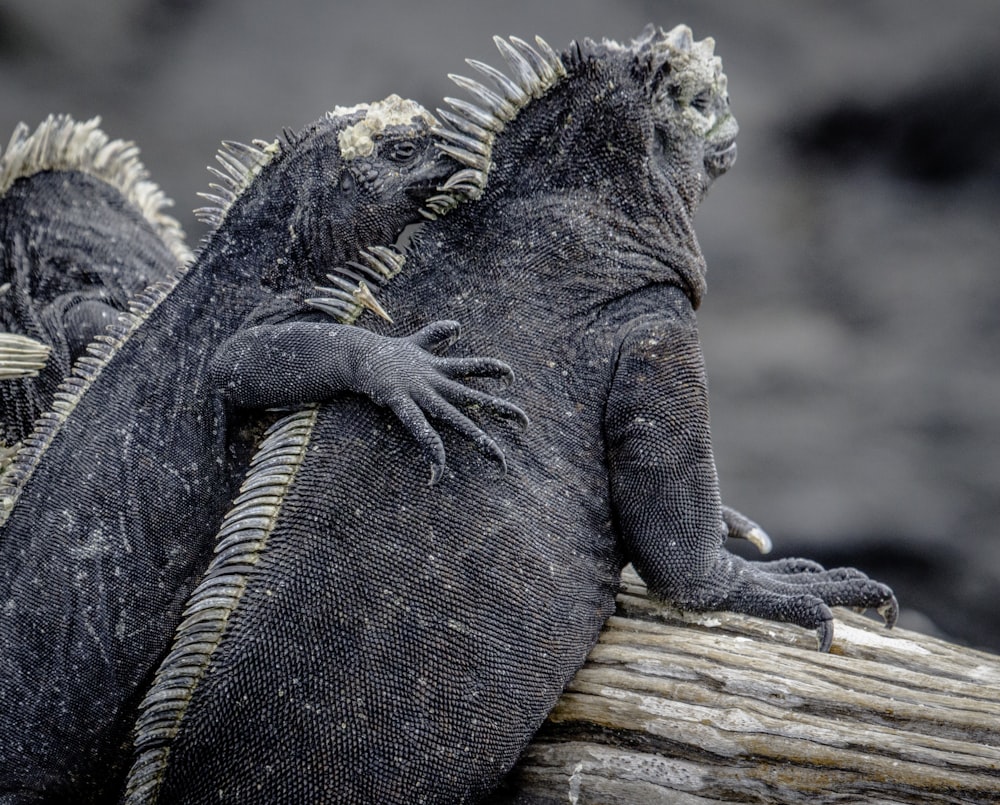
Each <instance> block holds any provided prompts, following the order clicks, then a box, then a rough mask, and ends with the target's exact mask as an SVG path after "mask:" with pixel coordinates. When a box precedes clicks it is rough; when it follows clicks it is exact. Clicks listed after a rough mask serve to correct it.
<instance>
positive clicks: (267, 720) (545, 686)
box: [126, 26, 896, 805]
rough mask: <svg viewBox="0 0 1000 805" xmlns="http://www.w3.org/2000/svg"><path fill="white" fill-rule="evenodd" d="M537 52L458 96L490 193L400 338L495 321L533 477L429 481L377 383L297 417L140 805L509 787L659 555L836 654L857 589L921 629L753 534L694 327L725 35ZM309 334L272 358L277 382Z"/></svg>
mask: <svg viewBox="0 0 1000 805" xmlns="http://www.w3.org/2000/svg"><path fill="white" fill-rule="evenodd" d="M537 42H538V44H537V47H532V46H529V45H528V44H527V43H525V42H523V41H521V40H518V39H511V40H510V41H509V42H507V41H504V40H497V44H498V46H499V47H500V49H501V51H502V53H503V55H504V56H505V58H506V60H507V61H508V63H509V65H510V66H511V69H512V71H513V73H514V78H513V79H511V78H508V77H506V76H505V75H504V74H502V73H500V72H498V71H496V70H494V69H493V68H491V67H488V66H486V65H483V64H480V63H479V62H471V63H472V64H473V66H474V67H475V68H476V69H477V70H479V71H480V72H482V73H484V74H485V75H486V76H487V77H488V79H489V81H490V82H491V86H489V87H487V86H485V85H483V84H481V83H479V82H474V81H470V80H468V79H463V78H457V79H456V80H457V81H458V83H460V84H461V85H462V86H464V87H466V88H467V89H469V90H470V91H471V92H472V94H473V96H474V98H475V100H474V102H472V103H470V102H468V101H461V100H450V101H449V103H450V105H451V107H452V110H451V111H449V112H442V116H443V117H445V119H446V120H447V121H448V123H449V125H448V126H447V127H443V128H442V129H441V130H440V131H439V136H440V137H441V138H442V146H441V147H442V149H443V150H445V151H446V152H447V153H449V154H451V155H452V156H454V157H455V158H456V159H459V160H460V161H462V162H463V163H465V164H466V165H467V168H466V170H465V171H464V172H463V173H462V174H461V175H460V176H456V179H455V180H454V184H455V185H456V186H458V185H460V186H461V187H462V190H463V192H464V193H465V194H466V195H469V196H475V195H479V194H480V191H481V196H480V197H479V198H478V200H474V201H469V202H467V203H464V204H462V205H461V206H459V207H458V209H456V210H455V211H454V212H453V213H451V214H450V215H449V216H448V217H447V218H444V219H442V220H440V221H437V222H432V223H429V224H427V225H426V226H425V227H424V228H423V229H422V230H421V231H420V232H419V233H417V234H416V236H415V237H414V239H413V240H412V242H411V248H410V252H409V255H408V270H407V273H406V275H405V276H404V277H402V278H401V279H400V281H398V282H396V283H394V284H393V286H392V287H391V288H387V289H386V292H385V294H384V296H383V299H384V300H385V301H386V302H388V303H389V307H390V308H391V309H392V311H393V314H394V316H395V319H396V323H395V324H394V325H393V327H391V328H390V327H387V326H382V325H380V329H383V330H384V331H385V332H393V331H394V329H396V328H406V327H408V326H412V324H413V323H414V322H415V321H419V320H421V319H422V318H423V317H424V316H426V315H427V314H428V312H429V311H433V315H441V316H448V317H455V318H459V319H461V320H462V321H463V322H473V323H474V324H473V326H472V327H470V328H469V331H468V337H467V339H466V340H465V341H464V342H463V343H462V344H461V345H460V347H459V348H460V349H465V350H469V351H470V354H475V353H480V352H482V353H488V354H498V355H501V356H503V357H504V358H505V359H506V360H507V361H508V362H510V363H511V365H513V366H515V367H516V368H517V371H518V384H517V386H516V388H515V389H513V391H512V396H513V397H514V398H515V399H516V400H517V402H518V403H520V404H521V405H522V406H523V407H524V408H526V409H527V410H530V412H531V415H532V425H531V427H530V428H529V429H528V430H527V431H525V432H524V433H518V434H515V435H513V436H511V437H510V440H509V441H508V443H507V444H506V445H505V453H506V456H507V461H508V467H509V469H508V472H507V473H506V475H505V476H504V477H503V478H502V479H500V480H499V481H497V480H496V479H495V478H494V477H493V476H492V474H488V473H486V472H484V467H483V465H482V463H481V462H477V461H476V460H475V459H474V458H473V457H471V456H470V455H469V454H468V453H465V454H462V455H458V454H456V455H455V457H454V459H453V460H452V461H451V462H450V465H449V466H450V467H451V470H450V471H449V472H447V473H446V475H445V477H444V479H443V480H442V482H441V483H440V484H438V485H436V486H427V485H424V484H420V483H419V478H420V465H419V463H418V462H416V461H414V459H413V457H412V456H411V455H410V454H409V451H408V448H407V444H406V441H405V440H403V439H401V438H400V436H399V435H398V433H397V429H396V428H395V423H393V422H392V421H391V419H390V418H388V417H387V416H386V415H385V414H384V413H383V412H380V411H379V410H378V409H376V408H375V407H373V406H371V405H369V404H367V403H366V402H365V401H363V400H357V401H352V402H351V403H350V404H349V405H344V406H339V405H338V406H332V405H321V406H319V407H318V408H317V409H313V410H310V411H307V412H301V413H297V414H294V415H292V416H291V417H288V418H286V419H285V420H283V421H282V422H280V423H279V424H278V425H276V426H275V428H274V429H273V430H272V432H271V434H270V436H269V437H268V439H267V440H266V442H265V444H264V447H263V449H262V450H261V452H260V453H259V454H258V456H257V457H256V458H255V460H254V468H253V469H252V470H251V472H250V474H249V476H248V479H247V481H246V483H245V485H244V490H243V494H242V496H241V498H240V499H239V501H238V503H237V505H236V507H235V508H234V509H233V510H232V511H231V512H230V514H229V515H228V516H227V519H226V521H225V523H224V525H223V528H222V530H221V532H220V536H219V543H218V545H217V549H216V550H217V553H216V556H215V558H214V559H213V561H212V564H211V565H210V567H209V570H208V571H207V572H206V574H205V577H204V579H203V581H202V582H201V584H200V585H199V587H198V589H197V590H196V592H195V593H194V595H193V596H192V598H191V600H190V601H189V603H188V608H187V610H186V618H185V621H184V622H183V623H182V625H181V627H180V628H179V630H178V633H177V637H176V640H175V644H174V649H173V650H172V651H171V653H170V655H169V656H168V657H167V659H166V660H165V662H164V663H163V665H162V666H161V667H160V669H159V671H158V673H157V678H156V681H155V683H154V685H153V686H152V688H151V689H150V691H149V693H148V694H147V696H146V698H145V701H144V703H143V707H142V714H141V716H140V719H139V721H138V726H137V742H136V744H137V758H136V761H135V764H134V766H133V769H132V771H131V773H130V777H129V788H128V793H127V797H126V801H127V802H128V803H129V805H136V804H137V803H149V802H164V803H166V802H185V803H215V802H242V803H251V802H259V803H297V802H319V801H335V802H340V803H375V802H378V803H404V802H405V803H432V802H433V803H458V802H474V801H477V800H478V799H480V798H481V797H482V796H484V795H485V794H486V793H487V792H489V791H490V790H491V789H493V788H494V787H495V786H496V785H497V783H498V782H499V781H500V779H501V778H502V776H503V775H504V773H505V772H506V771H507V770H508V769H509V768H510V767H511V765H512V764H513V763H514V761H515V760H516V758H517V757H518V754H519V753H520V751H521V750H522V748H523V747H524V746H525V744H526V743H527V741H528V740H529V739H530V737H531V736H532V734H533V733H534V731H535V730H536V729H537V728H538V726H539V725H540V724H541V723H542V721H543V720H544V718H545V716H546V714H547V713H548V712H549V710H550V708H551V707H552V705H553V704H554V703H555V701H556V699H557V697H558V696H559V694H560V692H561V690H562V689H563V686H564V685H565V683H566V682H567V681H568V680H569V679H570V677H571V676H572V675H573V673H574V672H575V671H576V670H577V669H578V668H579V667H580V665H581V664H582V663H583V661H584V658H585V657H586V655H587V652H588V651H589V649H590V647H591V646H592V645H593V643H594V641H595V639H596V637H597V634H598V632H599V630H600V628H601V625H602V624H603V622H604V620H605V618H606V617H607V616H608V615H609V614H610V613H611V612H612V611H613V608H614V595H615V592H616V590H617V586H618V582H619V573H620V570H621V568H622V566H623V565H624V564H625V563H626V562H628V561H631V562H632V563H633V564H634V565H635V567H636V569H637V570H638V571H639V572H640V574H641V575H642V576H643V578H644V579H645V581H646V583H647V584H648V586H649V588H650V590H651V592H652V593H654V594H655V595H658V596H660V597H662V598H664V599H667V600H669V601H672V602H673V603H675V604H676V605H678V606H679V607H681V608H685V609H691V610H697V611H705V610H712V609H722V610H729V611H734V612H741V613H746V614H750V615H755V616H759V617H764V618H770V619H774V620H782V621H789V622H792V623H796V624H799V625H801V626H804V627H806V628H810V629H816V630H817V631H818V634H819V643H820V647H821V648H822V649H827V648H828V647H829V644H830V640H831V638H832V617H833V616H832V614H831V611H830V608H829V607H830V606H833V605H847V606H856V607H862V608H866V607H875V608H878V609H879V610H880V611H882V612H883V614H884V615H885V616H886V620H887V622H888V623H890V624H891V623H892V621H893V620H894V618H895V612H896V604H895V599H894V597H893V595H892V592H891V591H890V590H889V589H888V588H887V587H886V586H884V585H882V584H879V583H877V582H874V581H871V580H869V579H868V578H867V577H866V576H864V575H863V574H862V573H860V572H858V571H856V570H852V569H838V570H830V571H827V570H824V569H823V568H821V567H820V566H818V565H817V564H815V563H813V562H810V561H806V560H796V559H789V560H780V561H777V562H751V561H746V560H743V559H740V558H738V557H736V556H734V555H732V554H730V553H729V552H728V551H727V550H726V549H725V546H724V542H725V539H726V532H727V527H726V525H725V522H724V516H723V509H722V506H721V503H720V495H719V488H718V481H717V476H716V470H715V463H714V458H713V455H712V448H711V442H710V436H709V418H708V397H707V386H706V380H705V374H704V368H703V362H702V356H701V349H700V345H699V341H698V334H697V327H696V321H695V314H694V310H695V308H696V307H697V306H698V305H699V303H700V301H701V298H702V293H703V291H704V287H705V279H704V272H705V265H704V261H703V259H702V255H701V252H700V249H699V246H698V242H697V239H696V237H695V234H694V230H693V226H692V216H693V214H694V212H695V210H696V208H697V207H698V205H699V203H700V202H701V200H702V198H703V196H704V194H705V192H706V190H707V188H708V186H709V184H710V183H711V182H712V180H714V179H715V178H716V177H717V176H718V175H720V174H721V173H723V172H724V171H726V170H727V169H728V168H729V166H730V165H731V164H732V161H733V158H734V156H735V144H734V138H735V134H736V123H735V120H734V119H733V117H732V114H731V113H730V110H729V100H728V95H727V91H726V78H725V76H724V75H723V73H722V71H721V63H720V61H719V60H718V58H716V57H715V56H714V55H713V43H712V41H711V40H704V41H702V42H694V41H693V38H692V36H691V32H690V30H689V29H687V28H686V27H683V26H680V27H678V28H676V29H674V30H672V31H670V32H664V31H660V30H656V29H654V28H652V27H650V28H649V29H647V30H646V31H645V32H644V33H643V34H642V35H641V36H640V37H638V38H637V39H636V40H635V41H633V42H632V43H630V44H627V45H620V44H618V43H615V42H609V41H605V42H602V43H594V42H591V41H589V40H588V41H584V42H583V43H580V44H576V43H574V44H573V45H571V46H570V48H569V49H568V51H566V53H565V54H563V55H562V56H561V57H560V56H557V55H556V54H555V53H554V52H552V51H551V50H550V49H549V48H548V46H546V45H545V44H544V43H543V42H541V40H537ZM280 344H281V341H280V339H277V338H276V339H275V340H274V341H272V342H269V343H262V342H258V344H257V345H256V347H257V348H256V349H254V350H248V351H247V352H246V354H245V362H244V363H243V365H242V367H241V369H242V371H243V373H244V378H245V379H246V378H250V379H253V378H257V379H258V383H257V385H258V386H259V388H258V393H259V394H260V395H267V394H268V389H269V388H273V386H274V372H273V371H272V370H271V369H270V367H271V365H272V363H273V357H272V350H273V351H275V352H277V353H278V354H280V353H281V347H280ZM312 357H313V355H312V354H311V353H309V352H306V353H304V354H302V355H301V358H300V359H301V361H302V363H303V366H306V365H308V364H309V361H310V360H311V359H312ZM288 371H289V376H290V378H293V377H294V375H295V372H296V369H295V367H294V366H289V367H288ZM453 438H454V436H453V435H452V434H445V440H446V444H447V443H448V442H449V441H450V440H451V439H453Z"/></svg>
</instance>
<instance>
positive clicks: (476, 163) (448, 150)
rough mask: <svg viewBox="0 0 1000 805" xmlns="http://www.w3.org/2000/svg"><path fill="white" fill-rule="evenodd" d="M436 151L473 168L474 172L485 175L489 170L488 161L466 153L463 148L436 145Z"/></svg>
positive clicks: (479, 156) (442, 144) (477, 155)
mask: <svg viewBox="0 0 1000 805" xmlns="http://www.w3.org/2000/svg"><path fill="white" fill-rule="evenodd" d="M437 147H438V150H440V151H442V152H444V153H445V154H448V155H449V156H451V157H453V158H454V159H457V160H458V161H459V162H461V163H462V164H463V165H468V166H469V167H470V168H475V169H476V170H479V171H482V172H483V173H486V171H488V170H489V169H490V161H489V160H488V159H487V158H486V157H484V156H481V155H479V154H472V153H470V152H468V151H466V150H465V149H464V148H456V147H455V146H453V145H448V144H447V143H438V144H437Z"/></svg>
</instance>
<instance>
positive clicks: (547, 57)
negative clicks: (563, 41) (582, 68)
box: [511, 36, 566, 81]
mask: <svg viewBox="0 0 1000 805" xmlns="http://www.w3.org/2000/svg"><path fill="white" fill-rule="evenodd" d="M511 41H512V42H515V44H517V42H520V40H517V41H515V40H514V39H513V38H512V39H511ZM522 44H524V45H525V47H527V48H528V49H529V50H530V49H531V46H530V45H528V44H527V43H522ZM535 44H536V45H538V49H539V50H540V51H541V58H542V59H543V60H544V62H545V63H546V64H548V65H549V66H550V67H551V68H552V70H553V73H554V75H553V76H552V79H551V81H555V80H556V79H557V78H565V77H566V68H565V67H564V66H563V63H562V59H560V58H559V54H558V53H556V52H555V51H554V50H553V49H552V48H551V47H550V46H549V43H548V42H546V41H545V40H544V39H542V37H540V36H536V37H535Z"/></svg>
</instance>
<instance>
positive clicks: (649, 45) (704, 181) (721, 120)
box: [630, 25, 738, 201]
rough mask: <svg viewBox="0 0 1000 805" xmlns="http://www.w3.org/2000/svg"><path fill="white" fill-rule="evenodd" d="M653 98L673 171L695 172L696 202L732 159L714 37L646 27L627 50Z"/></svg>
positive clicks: (733, 128)
mask: <svg viewBox="0 0 1000 805" xmlns="http://www.w3.org/2000/svg"><path fill="white" fill-rule="evenodd" d="M630 50H631V51H633V52H635V54H636V66H637V68H639V72H640V75H642V76H643V77H644V79H645V84H646V87H647V88H648V91H649V93H650V96H651V99H652V110H653V119H654V121H655V126H656V136H657V140H658V144H659V147H660V148H662V152H663V154H664V156H665V158H666V160H667V161H668V163H669V165H670V169H671V171H672V172H674V173H676V174H685V175H689V176H696V177H697V181H698V185H699V192H698V193H697V199H698V200H699V201H700V200H701V198H702V197H703V196H704V194H705V191H707V190H708V187H709V185H710V184H711V183H712V181H714V180H715V179H716V177H718V176H721V175H722V174H723V173H725V172H726V171H727V170H729V168H731V167H732V165H733V163H734V162H735V161H736V133H737V131H738V126H737V124H736V118H734V117H733V115H732V113H731V112H730V110H729V94H728V92H727V81H726V76H725V73H723V72H722V60H721V59H719V58H718V57H717V56H715V55H714V50H715V41H714V40H713V39H711V38H710V37H709V38H706V39H703V40H701V41H700V42H695V41H694V39H693V37H692V34H691V29H690V28H688V27H687V26H685V25H679V26H677V27H676V28H674V29H673V30H671V31H669V32H664V31H663V30H658V29H656V28H654V27H653V26H649V27H647V28H646V30H645V31H643V33H642V35H641V36H640V37H639V38H638V39H636V40H635V41H634V42H633V43H632V45H631V48H630Z"/></svg>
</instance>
